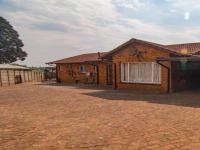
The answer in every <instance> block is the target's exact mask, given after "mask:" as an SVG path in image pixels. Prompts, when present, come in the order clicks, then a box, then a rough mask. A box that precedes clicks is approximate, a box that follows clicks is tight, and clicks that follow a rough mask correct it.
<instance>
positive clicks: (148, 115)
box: [0, 84, 200, 150]
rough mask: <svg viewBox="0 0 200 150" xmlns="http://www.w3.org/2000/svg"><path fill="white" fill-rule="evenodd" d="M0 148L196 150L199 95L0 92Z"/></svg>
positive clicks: (48, 88)
mask: <svg viewBox="0 0 200 150" xmlns="http://www.w3.org/2000/svg"><path fill="white" fill-rule="evenodd" d="M0 149H1V150H34V149H35V150H59V149H65V150H137V149H138V150H142V149H143V150H150V149H152V150H157V149H158V150H192V149H194V150H199V149H200V91H195V92H184V93H178V94H171V95H164V94H160V95H153V94H134V93H130V92H119V91H113V90H108V89H98V88H95V87H90V88H89V87H88V88H87V87H85V88H83V87H81V86H79V87H75V86H56V85H55V84H52V85H47V84H44V85H39V84H38V85H31V84H23V85H17V86H12V87H4V88H0Z"/></svg>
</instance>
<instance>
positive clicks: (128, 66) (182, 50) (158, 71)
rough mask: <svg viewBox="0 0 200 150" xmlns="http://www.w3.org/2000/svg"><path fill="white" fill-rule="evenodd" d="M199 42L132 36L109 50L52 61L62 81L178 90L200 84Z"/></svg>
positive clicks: (170, 90) (114, 86) (139, 88)
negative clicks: (172, 42) (165, 41)
mask: <svg viewBox="0 0 200 150" xmlns="http://www.w3.org/2000/svg"><path fill="white" fill-rule="evenodd" d="M199 53H200V43H188V44H175V45H161V44H157V43H152V42H148V41H143V40H139V39H131V40H129V41H127V42H126V43H124V44H122V45H120V46H118V47H117V48H115V49H113V50H111V51H110V52H107V53H90V54H83V55H78V56H74V57H70V58H66V59H63V60H58V61H54V62H50V63H53V64H56V65H57V78H58V80H59V81H61V82H68V83H69V82H76V83H78V82H80V83H94V84H101V85H111V84H112V85H113V88H114V89H128V90H134V91H149V92H159V93H160V92H162V93H165V92H175V91H180V90H185V89H193V88H197V87H199V86H200V79H199V76H200V58H199V57H198V56H197V55H198V54H199Z"/></svg>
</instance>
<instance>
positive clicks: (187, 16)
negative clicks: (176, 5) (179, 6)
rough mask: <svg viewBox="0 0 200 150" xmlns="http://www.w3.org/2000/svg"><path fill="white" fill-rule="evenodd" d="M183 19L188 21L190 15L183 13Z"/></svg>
mask: <svg viewBox="0 0 200 150" xmlns="http://www.w3.org/2000/svg"><path fill="white" fill-rule="evenodd" d="M184 19H185V20H189V19H190V13H189V12H185V16H184Z"/></svg>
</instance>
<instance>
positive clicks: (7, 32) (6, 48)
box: [0, 16, 27, 64]
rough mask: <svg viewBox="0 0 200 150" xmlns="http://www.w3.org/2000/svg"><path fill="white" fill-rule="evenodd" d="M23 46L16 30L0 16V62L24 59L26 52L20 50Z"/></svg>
mask: <svg viewBox="0 0 200 150" xmlns="http://www.w3.org/2000/svg"><path fill="white" fill-rule="evenodd" d="M23 46H24V44H23V42H22V40H21V39H19V34H18V33H17V31H15V30H14V29H13V27H12V26H11V25H10V23H9V22H8V21H7V20H6V19H4V18H3V17H1V16H0V64H2V63H12V62H15V61H17V60H21V61H23V60H25V57H27V53H26V52H25V51H23V50H22V47H23Z"/></svg>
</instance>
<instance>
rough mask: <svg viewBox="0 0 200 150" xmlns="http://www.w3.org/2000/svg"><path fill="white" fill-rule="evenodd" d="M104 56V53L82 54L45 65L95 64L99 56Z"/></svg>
mask: <svg viewBox="0 0 200 150" xmlns="http://www.w3.org/2000/svg"><path fill="white" fill-rule="evenodd" d="M104 54H106V52H101V53H88V54H82V55H77V56H73V57H68V58H64V59H61V60H57V61H53V62H49V63H47V64H69V63H83V62H95V61H99V55H100V57H101V56H102V55H104Z"/></svg>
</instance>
